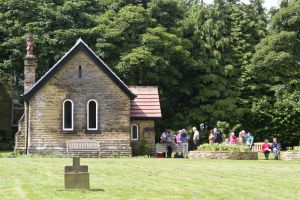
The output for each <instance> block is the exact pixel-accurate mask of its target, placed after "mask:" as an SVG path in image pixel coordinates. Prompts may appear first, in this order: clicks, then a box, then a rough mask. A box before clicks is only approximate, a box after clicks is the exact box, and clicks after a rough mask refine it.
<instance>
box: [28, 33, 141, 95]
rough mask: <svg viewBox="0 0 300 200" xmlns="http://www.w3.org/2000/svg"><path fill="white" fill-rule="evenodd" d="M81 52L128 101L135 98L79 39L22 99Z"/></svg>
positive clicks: (37, 88) (32, 92)
mask: <svg viewBox="0 0 300 200" xmlns="http://www.w3.org/2000/svg"><path fill="white" fill-rule="evenodd" d="M80 50H82V51H83V52H84V53H86V55H87V56H88V57H89V58H90V59H91V60H93V61H94V62H95V63H96V65H97V66H99V67H100V69H102V70H103V72H104V73H105V74H107V75H108V76H109V77H110V78H111V79H112V80H113V81H114V82H115V83H116V84H117V85H118V86H119V87H120V88H121V90H123V91H124V92H125V93H126V94H127V95H128V96H129V97H130V99H134V98H135V97H136V95H135V94H133V93H132V92H131V91H130V90H129V88H128V87H127V86H126V85H125V83H124V82H123V81H122V80H121V79H120V78H119V77H118V76H117V75H116V74H115V73H114V72H113V71H112V70H111V69H110V68H109V67H108V66H107V65H106V64H105V63H104V62H103V61H102V60H101V59H100V58H99V57H98V56H97V55H96V54H95V53H94V52H93V50H92V49H90V47H89V46H88V45H87V44H86V43H85V42H84V41H83V40H82V39H81V38H80V39H78V40H77V42H76V43H75V45H74V46H73V47H72V48H71V49H70V50H69V51H68V52H67V53H66V54H65V55H64V56H63V57H62V58H61V59H60V60H59V61H58V62H57V63H56V64H55V65H54V66H53V67H52V68H50V69H49V71H48V72H47V73H45V74H44V75H43V76H42V77H41V78H40V79H39V80H38V81H37V82H36V83H35V84H34V85H33V86H32V87H31V88H30V90H29V91H28V92H27V93H25V94H24V96H23V99H24V100H27V99H30V98H31V97H32V96H33V95H34V94H35V93H36V92H37V91H38V90H39V89H40V88H41V87H42V86H43V85H44V84H45V83H46V82H47V81H48V80H49V79H50V78H51V77H52V76H53V75H54V74H55V73H56V72H57V71H58V70H59V69H60V68H61V67H62V66H64V65H65V64H66V62H68V61H69V60H70V59H71V58H72V57H73V56H74V55H75V54H76V53H77V52H79V51H80Z"/></svg>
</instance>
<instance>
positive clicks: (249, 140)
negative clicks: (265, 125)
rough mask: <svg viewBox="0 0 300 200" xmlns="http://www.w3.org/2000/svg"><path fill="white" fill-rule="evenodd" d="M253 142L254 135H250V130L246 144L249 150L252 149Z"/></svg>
mask: <svg viewBox="0 0 300 200" xmlns="http://www.w3.org/2000/svg"><path fill="white" fill-rule="evenodd" d="M253 142H254V137H253V136H252V133H251V132H248V138H247V146H248V147H249V149H250V150H252V147H253Z"/></svg>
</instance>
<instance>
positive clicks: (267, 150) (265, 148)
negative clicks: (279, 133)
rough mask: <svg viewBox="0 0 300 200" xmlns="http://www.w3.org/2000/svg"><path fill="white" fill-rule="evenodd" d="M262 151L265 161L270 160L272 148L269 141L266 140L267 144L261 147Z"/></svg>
mask: <svg viewBox="0 0 300 200" xmlns="http://www.w3.org/2000/svg"><path fill="white" fill-rule="evenodd" d="M261 150H262V152H263V153H264V154H265V159H266V160H269V154H270V152H271V146H270V144H269V140H267V139H265V142H264V143H263V144H262V145H261Z"/></svg>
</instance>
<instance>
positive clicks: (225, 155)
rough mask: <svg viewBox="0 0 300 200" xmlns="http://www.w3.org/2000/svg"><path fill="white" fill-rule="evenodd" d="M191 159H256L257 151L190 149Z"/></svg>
mask: <svg viewBox="0 0 300 200" xmlns="http://www.w3.org/2000/svg"><path fill="white" fill-rule="evenodd" d="M189 158H192V159H220V160H257V159H258V154H257V152H205V151H190V152H189Z"/></svg>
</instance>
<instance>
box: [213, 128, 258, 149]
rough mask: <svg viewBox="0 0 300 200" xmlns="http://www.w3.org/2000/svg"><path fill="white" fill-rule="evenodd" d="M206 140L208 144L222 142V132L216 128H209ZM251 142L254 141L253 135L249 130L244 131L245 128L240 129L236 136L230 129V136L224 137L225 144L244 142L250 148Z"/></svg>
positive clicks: (241, 143)
mask: <svg viewBox="0 0 300 200" xmlns="http://www.w3.org/2000/svg"><path fill="white" fill-rule="evenodd" d="M208 141H209V144H213V143H222V142H223V139H222V134H221V133H220V132H219V131H218V129H217V128H214V129H211V130H210V134H209V136H208ZM253 142H254V137H253V135H252V133H251V132H246V131H245V130H242V131H241V132H240V133H239V136H238V137H237V136H236V135H235V133H234V132H233V131H232V132H231V133H230V137H229V138H227V139H225V142H224V143H225V144H227V145H235V144H239V145H245V144H246V145H247V146H248V147H249V149H252V147H253Z"/></svg>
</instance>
